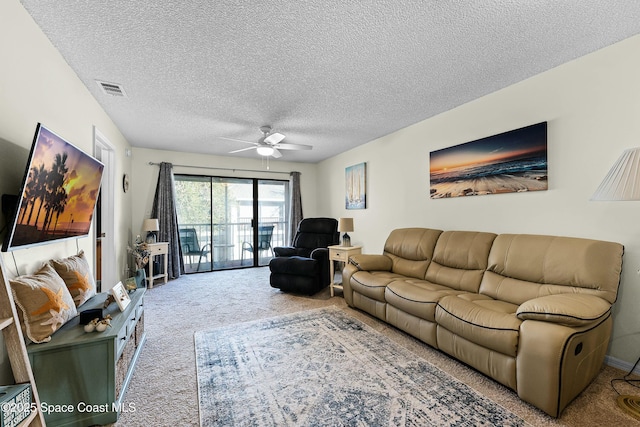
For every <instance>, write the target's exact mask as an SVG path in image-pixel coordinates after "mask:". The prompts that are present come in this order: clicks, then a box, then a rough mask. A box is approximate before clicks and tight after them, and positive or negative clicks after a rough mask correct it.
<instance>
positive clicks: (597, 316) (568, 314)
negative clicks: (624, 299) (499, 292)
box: [517, 294, 611, 326]
mask: <svg viewBox="0 0 640 427" xmlns="http://www.w3.org/2000/svg"><path fill="white" fill-rule="evenodd" d="M610 311H611V304H609V303H608V302H607V301H605V300H603V299H602V298H600V297H596V296H593V295H581V294H561V295H548V296H544V297H540V298H535V299H532V300H530V301H527V302H525V303H524V304H522V305H521V306H520V307H518V311H517V315H518V319H520V320H529V319H531V320H541V321H546V322H553V323H559V324H561V325H565V326H583V325H588V324H590V323H594V322H599V321H600V320H601V319H603V318H605V317H606V316H608V315H609V312H610Z"/></svg>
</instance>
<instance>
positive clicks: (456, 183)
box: [429, 122, 548, 199]
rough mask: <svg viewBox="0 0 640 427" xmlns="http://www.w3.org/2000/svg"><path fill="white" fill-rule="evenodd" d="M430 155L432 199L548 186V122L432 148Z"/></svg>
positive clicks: (539, 188) (521, 190)
mask: <svg viewBox="0 0 640 427" xmlns="http://www.w3.org/2000/svg"><path fill="white" fill-rule="evenodd" d="M429 159H430V164H429V166H430V167H429V169H430V178H431V189H430V195H431V198H432V199H441V198H449V197H461V196H478V195H485V194H500V193H514V192H525V191H543V190H547V189H548V181H547V178H548V176H547V122H542V123H538V124H535V125H531V126H527V127H523V128H520V129H516V130H512V131H509V132H504V133H501V134H498V135H494V136H490V137H487V138H482V139H478V140H475V141H471V142H467V143H464V144H460V145H455V146H453V147H449V148H443V149H441V150H436V151H432V152H431V153H430V155H429Z"/></svg>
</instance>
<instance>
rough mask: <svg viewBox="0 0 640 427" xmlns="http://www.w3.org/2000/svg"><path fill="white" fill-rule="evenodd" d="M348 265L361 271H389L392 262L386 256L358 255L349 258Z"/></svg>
mask: <svg viewBox="0 0 640 427" xmlns="http://www.w3.org/2000/svg"><path fill="white" fill-rule="evenodd" d="M349 264H351V265H353V266H355V267H356V268H357V269H358V270H361V271H391V267H393V262H392V261H391V258H389V257H388V256H386V255H374V254H358V255H351V256H350V257H349Z"/></svg>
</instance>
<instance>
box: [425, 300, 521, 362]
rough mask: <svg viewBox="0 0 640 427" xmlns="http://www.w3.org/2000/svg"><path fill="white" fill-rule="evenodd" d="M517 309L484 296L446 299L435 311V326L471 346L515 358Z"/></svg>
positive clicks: (517, 333) (518, 327) (517, 326)
mask: <svg viewBox="0 0 640 427" xmlns="http://www.w3.org/2000/svg"><path fill="white" fill-rule="evenodd" d="M517 308H518V307H517V306H516V305H514V304H510V303H507V302H504V301H497V300H494V299H492V298H489V297H487V296H484V295H478V294H460V295H451V296H446V297H444V298H442V299H441V300H440V302H438V306H437V307H436V315H435V318H436V322H437V323H438V327H443V328H445V329H447V330H449V331H450V332H452V333H453V334H454V335H458V336H460V337H462V338H464V339H466V340H468V341H471V342H472V343H475V344H478V345H480V346H482V347H485V348H488V349H491V350H494V351H497V352H500V353H502V354H505V355H507V356H512V357H515V356H516V352H517V349H518V338H519V335H520V324H521V323H522V320H520V319H518V318H517V317H516V310H517Z"/></svg>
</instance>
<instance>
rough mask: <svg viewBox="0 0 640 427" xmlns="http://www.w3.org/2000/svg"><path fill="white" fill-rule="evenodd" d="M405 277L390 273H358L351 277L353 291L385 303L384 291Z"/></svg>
mask: <svg viewBox="0 0 640 427" xmlns="http://www.w3.org/2000/svg"><path fill="white" fill-rule="evenodd" d="M403 278H404V277H403V276H401V275H399V274H396V273H391V272H389V271H356V272H355V273H353V275H352V276H351V281H350V285H351V289H353V291H354V292H357V293H359V294H362V295H365V296H367V297H369V298H372V299H374V300H376V301H382V302H385V299H384V291H385V289H386V287H387V285H388V284H389V283H391V282H393V281H394V280H398V279H403Z"/></svg>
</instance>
